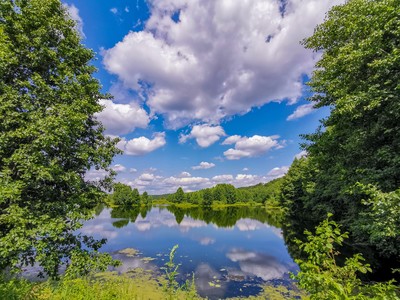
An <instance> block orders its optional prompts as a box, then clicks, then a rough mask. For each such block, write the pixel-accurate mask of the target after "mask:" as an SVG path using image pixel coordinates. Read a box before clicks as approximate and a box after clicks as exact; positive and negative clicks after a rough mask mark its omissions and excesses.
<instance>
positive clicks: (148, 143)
mask: <svg viewBox="0 0 400 300" xmlns="http://www.w3.org/2000/svg"><path fill="white" fill-rule="evenodd" d="M165 144H166V141H165V132H156V133H155V134H154V135H153V139H148V138H146V137H144V136H141V137H138V138H134V139H131V140H126V139H125V138H123V139H122V140H121V141H120V142H119V143H118V144H117V147H118V148H119V149H121V150H123V151H124V153H125V154H127V155H144V154H147V153H150V152H153V151H154V150H157V149H158V148H161V147H163V146H164V145H165Z"/></svg>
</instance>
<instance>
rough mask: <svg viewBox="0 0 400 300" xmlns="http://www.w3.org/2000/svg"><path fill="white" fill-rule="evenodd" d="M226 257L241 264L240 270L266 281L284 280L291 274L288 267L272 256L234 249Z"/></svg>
mask: <svg viewBox="0 0 400 300" xmlns="http://www.w3.org/2000/svg"><path fill="white" fill-rule="evenodd" d="M226 256H227V257H228V258H229V259H230V260H232V261H234V262H239V266H240V269H241V270H242V271H243V272H245V273H247V274H251V275H255V276H257V277H260V278H262V279H263V280H265V281H268V280H273V279H282V278H283V276H284V275H285V274H286V273H287V272H289V269H288V267H287V266H286V265H283V264H282V263H280V262H279V261H278V260H277V259H276V258H275V257H273V256H270V255H266V254H261V253H257V252H252V251H245V250H241V249H232V250H231V251H230V252H228V254H227V255H226Z"/></svg>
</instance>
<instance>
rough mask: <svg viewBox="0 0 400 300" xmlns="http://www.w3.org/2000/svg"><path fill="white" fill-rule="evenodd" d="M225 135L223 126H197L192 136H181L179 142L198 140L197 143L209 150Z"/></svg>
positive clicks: (193, 129) (191, 133)
mask: <svg viewBox="0 0 400 300" xmlns="http://www.w3.org/2000/svg"><path fill="white" fill-rule="evenodd" d="M225 135H226V134H225V131H224V129H223V128H222V127H221V126H212V125H207V124H203V125H195V126H193V128H192V130H191V132H190V134H187V135H184V134H181V136H180V137H179V142H180V143H185V142H186V141H187V140H188V139H196V142H197V144H198V145H199V146H200V147H202V148H207V147H209V146H211V145H212V144H214V143H215V142H216V141H218V140H219V139H220V138H221V137H222V136H225Z"/></svg>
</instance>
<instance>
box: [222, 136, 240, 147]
mask: <svg viewBox="0 0 400 300" xmlns="http://www.w3.org/2000/svg"><path fill="white" fill-rule="evenodd" d="M241 138H242V137H241V136H240V135H231V136H230V137H227V138H226V139H225V141H223V142H222V145H232V144H235V143H237V142H238V141H239V140H240V139H241Z"/></svg>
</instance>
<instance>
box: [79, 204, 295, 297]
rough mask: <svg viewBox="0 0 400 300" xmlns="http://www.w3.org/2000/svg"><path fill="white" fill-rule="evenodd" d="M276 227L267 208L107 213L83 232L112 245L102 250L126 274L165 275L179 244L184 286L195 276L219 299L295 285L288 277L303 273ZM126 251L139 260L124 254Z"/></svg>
mask: <svg viewBox="0 0 400 300" xmlns="http://www.w3.org/2000/svg"><path fill="white" fill-rule="evenodd" d="M271 224H274V225H275V226H279V224H278V223H277V222H276V219H274V213H273V212H270V213H267V212H266V211H265V210H264V209H262V208H255V209H251V208H228V209H223V210H218V211H212V210H204V209H201V208H194V209H177V208H174V207H153V208H148V209H144V208H142V209H141V210H139V209H131V210H126V209H125V210H124V209H114V210H111V209H107V208H105V209H103V210H102V211H101V212H100V211H99V212H98V215H97V216H96V217H95V218H94V219H92V220H89V221H87V222H86V223H85V224H84V226H83V228H82V229H81V231H82V232H83V233H85V234H88V235H92V236H94V237H96V238H107V239H108V242H107V244H106V245H104V246H103V248H102V250H103V251H106V252H109V253H111V254H112V255H113V256H114V257H115V258H118V259H119V260H121V261H122V262H123V265H122V266H121V267H119V268H118V270H119V271H120V272H125V271H128V270H129V269H131V268H136V267H141V268H144V269H150V270H153V271H155V272H156V273H161V272H162V270H160V267H161V266H163V265H164V264H165V263H166V262H167V261H168V255H169V251H170V249H171V248H172V247H173V246H174V245H176V244H178V245H179V248H178V250H177V254H176V257H175V262H176V263H180V264H181V266H180V267H179V272H180V278H179V280H182V281H183V280H185V279H186V278H188V277H189V278H190V277H191V274H193V273H194V274H195V283H196V287H197V290H198V292H199V294H200V295H201V296H207V297H209V299H219V298H227V297H233V296H247V295H254V294H257V293H258V292H259V291H260V290H261V288H260V287H259V285H260V284H262V283H264V282H272V283H276V284H288V283H289V282H290V279H289V275H288V272H293V271H296V270H297V269H298V267H297V265H296V264H295V263H294V262H293V260H292V258H291V257H290V255H289V254H288V251H287V249H286V246H285V244H284V241H283V237H282V233H281V230H280V229H279V228H278V227H275V226H273V225H271ZM126 248H134V249H137V250H138V251H139V254H138V255H135V256H132V255H126V254H123V253H119V251H121V250H123V249H126Z"/></svg>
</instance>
